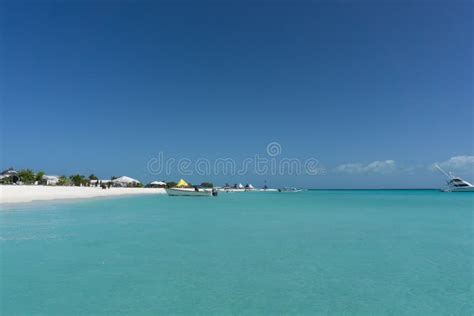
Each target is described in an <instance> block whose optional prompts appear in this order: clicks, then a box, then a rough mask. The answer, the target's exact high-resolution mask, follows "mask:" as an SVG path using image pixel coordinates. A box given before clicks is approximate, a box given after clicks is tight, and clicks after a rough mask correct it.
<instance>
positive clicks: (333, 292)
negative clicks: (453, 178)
mask: <svg viewBox="0 0 474 316" xmlns="http://www.w3.org/2000/svg"><path fill="white" fill-rule="evenodd" d="M473 206H474V194H469V193H460V194H458V193H441V192H437V191H309V192H301V193H227V194H226V193H221V194H220V195H219V196H218V197H217V198H189V197H167V196H140V197H127V198H114V199H97V200H87V201H86V200H83V201H75V202H49V203H45V202H43V203H34V204H24V205H17V206H9V207H3V209H2V211H1V212H0V247H1V253H0V264H1V265H0V269H1V270H0V314H2V315H18V314H22V315H30V314H49V315H51V314H58V315H59V314H60V315H70V314H114V315H117V314H170V313H172V314H219V315H223V314H337V315H340V314H351V315H352V314H363V315H367V314H371V315H381V314H392V315H400V314H406V315H434V314H454V315H470V314H472V313H473V309H472V305H471V304H472V303H471V300H472V298H473V270H472V269H473V224H474V223H473Z"/></svg>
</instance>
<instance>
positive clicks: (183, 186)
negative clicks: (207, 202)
mask: <svg viewBox="0 0 474 316" xmlns="http://www.w3.org/2000/svg"><path fill="white" fill-rule="evenodd" d="M165 191H166V194H168V195H169V196H217V190H216V189H210V188H198V187H197V186H195V187H192V186H190V185H189V184H188V183H187V182H186V181H184V180H183V179H181V180H179V182H178V183H177V184H176V186H175V187H173V188H165Z"/></svg>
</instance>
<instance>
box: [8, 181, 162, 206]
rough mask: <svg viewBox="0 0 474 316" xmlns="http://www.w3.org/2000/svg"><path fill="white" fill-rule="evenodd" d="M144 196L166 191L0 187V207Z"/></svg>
mask: <svg viewBox="0 0 474 316" xmlns="http://www.w3.org/2000/svg"><path fill="white" fill-rule="evenodd" d="M146 194H166V191H165V190H164V189H162V188H110V189H105V190H104V189H102V188H100V187H63V186H44V185H0V205H6V204H17V203H31V202H36V201H52V200H70V199H90V198H101V197H114V196H127V195H128V196H130V195H146Z"/></svg>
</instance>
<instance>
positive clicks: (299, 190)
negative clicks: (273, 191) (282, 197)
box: [278, 188, 303, 193]
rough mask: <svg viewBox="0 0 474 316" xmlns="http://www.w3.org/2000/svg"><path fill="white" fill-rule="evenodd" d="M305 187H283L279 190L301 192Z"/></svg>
mask: <svg viewBox="0 0 474 316" xmlns="http://www.w3.org/2000/svg"><path fill="white" fill-rule="evenodd" d="M301 191H303V189H298V188H281V189H278V192H291V193H296V192H301Z"/></svg>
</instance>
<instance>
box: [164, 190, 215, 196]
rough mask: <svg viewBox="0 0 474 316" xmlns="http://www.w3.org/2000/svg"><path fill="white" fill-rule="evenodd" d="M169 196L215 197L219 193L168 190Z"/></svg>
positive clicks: (212, 191) (211, 191)
mask: <svg viewBox="0 0 474 316" xmlns="http://www.w3.org/2000/svg"><path fill="white" fill-rule="evenodd" d="M165 191H166V194H168V195H169V196H215V195H217V191H214V190H212V189H202V188H166V189H165Z"/></svg>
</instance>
